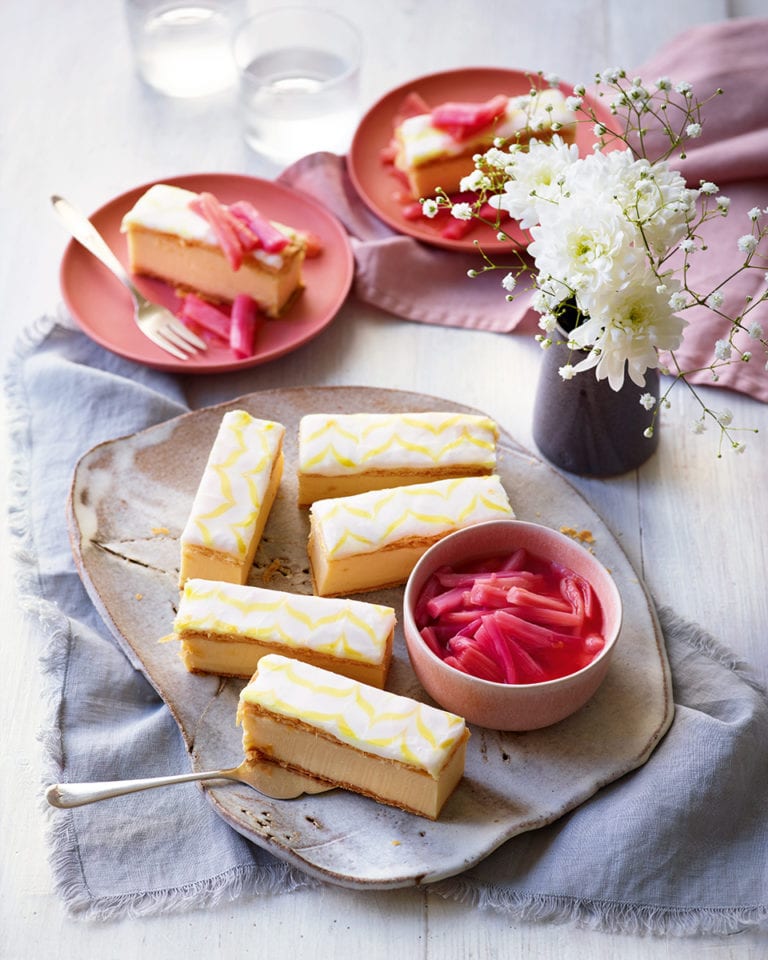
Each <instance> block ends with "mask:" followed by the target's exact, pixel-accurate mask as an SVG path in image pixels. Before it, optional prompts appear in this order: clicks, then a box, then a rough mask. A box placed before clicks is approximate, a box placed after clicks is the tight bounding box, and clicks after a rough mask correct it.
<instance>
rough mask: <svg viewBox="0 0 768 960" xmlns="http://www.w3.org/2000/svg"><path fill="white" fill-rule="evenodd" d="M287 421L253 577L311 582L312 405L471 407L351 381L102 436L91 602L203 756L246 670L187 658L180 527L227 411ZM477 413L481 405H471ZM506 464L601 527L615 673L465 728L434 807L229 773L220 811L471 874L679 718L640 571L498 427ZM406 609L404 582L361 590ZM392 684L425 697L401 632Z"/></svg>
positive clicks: (76, 546)
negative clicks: (565, 702)
mask: <svg viewBox="0 0 768 960" xmlns="http://www.w3.org/2000/svg"><path fill="white" fill-rule="evenodd" d="M236 408H240V409H245V410H247V411H249V412H250V413H251V414H253V415H254V416H257V417H261V418H267V419H272V420H278V421H279V422H281V423H283V424H285V426H286V428H287V431H286V447H285V453H286V470H285V475H284V479H283V481H282V486H281V489H280V494H279V497H278V499H277V501H276V503H275V506H274V507H273V510H272V513H271V515H270V518H269V521H268V524H267V527H266V530H265V534H264V537H263V540H262V543H261V545H260V547H259V551H258V554H257V557H256V561H255V564H254V567H253V570H252V575H251V582H252V583H253V584H256V585H260V586H267V587H274V588H277V589H283V590H292V591H296V592H303V593H309V592H311V586H310V577H309V568H308V562H307V552H306V541H307V534H308V521H307V516H306V512H303V511H301V510H299V508H298V507H297V505H296V499H297V489H296V480H295V466H296V463H297V430H298V422H299V419H300V418H301V416H303V415H304V414H306V413H338V412H343V413H354V412H398V411H415V410H434V409H440V410H464V411H466V410H467V409H468V408H466V407H462V406H460V405H457V404H455V403H450V402H448V401H445V400H438V399H436V398H434V397H428V396H424V395H422V394H414V393H404V392H401V391H392V390H381V389H366V388H357V387H320V388H297V389H285V390H273V391H265V392H261V393H253V394H249V395H248V396H245V397H242V398H240V399H238V400H236V401H233V402H231V403H227V404H225V405H221V406H217V407H210V408H206V409H203V410H198V411H195V412H193V413H189V414H186V415H184V416H181V417H179V418H177V419H175V420H171V421H168V422H166V423H163V424H160V425H158V426H155V427H151V428H149V429H147V430H144V431H142V432H141V433H137V434H135V435H132V436H128V437H122V438H119V439H116V440H112V441H109V442H107V443H103V444H100V445H99V446H97V447H95V448H94V449H93V450H91V451H90V452H88V453H87V454H86V455H85V456H84V457H83V458H82V459H81V460H80V462H79V463H78V465H77V468H76V470H75V474H74V478H73V483H72V489H71V495H70V500H69V523H70V534H71V540H72V548H73V552H74V556H75V560H76V563H77V566H78V569H79V571H80V574H81V577H82V579H83V582H84V584H85V586H86V588H87V590H88V592H89V595H90V597H91V598H92V600H93V603H94V604H95V605H96V607H97V608H98V610H99V611H100V613H101V615H102V617H103V618H104V620H105V621H106V623H107V624H108V625H109V627H110V629H111V630H112V632H113V633H114V635H115V637H116V638H117V640H118V642H119V643H120V644H121V646H122V648H123V649H124V651H125V653H126V656H127V657H128V658H129V659H130V660H131V662H132V663H133V664H134V665H135V666H136V667H137V668H139V669H140V670H142V671H143V672H144V673H145V674H146V676H147V677H148V678H149V680H150V681H151V683H152V684H153V685H154V687H155V688H156V689H157V691H158V693H159V694H160V695H161V697H162V698H163V700H164V701H165V703H166V704H167V706H168V709H169V710H170V711H171V713H172V714H173V716H174V718H175V720H176V722H177V723H178V725H179V727H180V728H181V731H182V734H183V736H184V738H185V742H186V744H187V747H188V750H189V754H190V765H191V767H192V768H193V769H196V770H204V769H212V768H213V769H215V768H220V767H225V766H233V765H236V764H237V763H239V762H240V760H241V759H242V748H241V740H240V737H241V734H240V730H239V728H238V727H237V726H236V724H235V711H236V706H237V699H238V695H239V691H240V689H241V687H242V685H243V681H238V680H225V679H219V678H216V677H204V676H196V675H192V674H189V673H187V672H186V670H185V669H184V667H183V665H182V663H181V660H180V658H179V655H178V643H177V642H176V641H175V640H167V639H166V640H165V642H162V639H163V638H164V637H167V635H168V634H169V633H170V632H171V627H172V621H173V617H174V613H175V610H176V604H177V601H178V586H177V583H178V565H179V545H178V539H179V536H180V533H181V530H182V528H183V526H184V523H185V521H186V519H187V513H188V511H189V507H190V505H191V501H192V497H193V495H194V492H195V490H196V488H197V483H198V481H199V478H200V475H201V473H202V470H203V466H204V464H205V461H206V458H207V456H208V452H209V450H210V446H211V444H212V442H213V439H214V437H215V435H216V431H217V429H218V426H219V422H220V420H221V417H222V415H223V413H224V412H226V411H227V410H229V409H236ZM469 412H477V411H471V410H470V411H469ZM498 472H499V474H500V476H501V478H502V480H503V482H504V485H505V487H506V490H507V492H508V494H509V497H510V500H511V502H512V504H513V506H514V509H515V512H516V514H517V516H518V518H520V519H524V520H531V521H534V522H537V523H544V524H547V525H549V526H552V527H554V528H556V529H560V528H562V527H567V528H572V529H573V530H576V531H587V530H588V531H590V533H591V534H592V537H593V538H594V542H593V543H592V545H591V547H590V549H593V550H594V552H595V553H596V555H597V556H598V558H599V559H600V560H601V561H602V562H603V563H604V564H605V565H606V566H607V567H608V568H609V569H610V570H611V571H612V573H613V575H614V577H615V579H616V582H617V584H618V587H619V590H620V592H621V595H622V598H623V602H624V624H623V627H622V631H621V635H620V638H619V642H618V645H617V648H616V651H615V656H614V658H613V662H612V665H611V668H610V671H609V674H608V677H607V679H606V680H605V682H604V684H603V685H602V687H601V688H600V690H599V691H598V693H597V694H596V696H595V697H594V698H593V699H592V700H591V701H590V702H589V703H588V704H587V705H586V706H585V707H584V708H582V709H581V710H580V711H579V712H578V713H576V714H574V715H573V716H572V717H570V718H568V719H567V720H564V721H562V722H560V723H558V724H556V725H555V726H552V727H549V728H546V729H543V730H537V731H533V732H530V733H500V732H496V731H493V730H486V729H481V728H478V727H472V728H471V733H472V736H471V739H470V742H469V750H468V755H467V764H466V774H465V777H464V779H463V780H462V782H461V783H460V785H459V786H458V788H457V789H456V791H455V793H454V794H453V795H452V797H451V798H450V799H449V801H448V803H447V804H446V806H445V807H444V808H443V812H442V814H441V816H440V819H439V820H438V821H436V822H432V821H429V820H426V819H423V818H421V817H418V816H414V815H412V814H408V813H404V812H402V811H400V810H397V809H395V808H392V807H387V806H383V805H380V804H377V803H376V802H374V801H373V800H369V799H367V798H363V797H360V796H357V795H355V794H352V793H347V792H345V791H342V790H334V791H331V792H329V793H325V794H321V795H316V796H305V797H302V798H300V799H298V800H289V801H285V800H282V801H279V800H270V799H268V798H266V797H263V796H261V795H260V794H258V793H256V792H255V791H253V790H251V789H249V788H248V787H244V786H241V785H239V784H234V783H226V784H222V783H221V782H218V781H217V782H214V783H209V784H208V785H206V786H205V787H203V789H205V791H206V794H207V797H208V798H209V800H210V802H211V804H212V805H213V808H214V810H215V811H216V812H217V813H218V814H219V815H220V816H221V817H223V818H224V820H225V821H226V822H227V823H229V824H230V825H231V826H232V827H233V828H234V829H235V830H237V831H239V832H240V833H241V834H243V835H244V836H245V837H247V838H248V839H250V840H251V841H253V842H254V843H255V844H258V845H259V846H261V847H265V848H266V849H268V850H269V851H271V852H272V853H273V854H274V855H276V856H277V857H280V858H282V859H284V860H286V861H288V862H290V863H291V864H293V865H295V866H297V867H299V868H301V869H302V870H304V871H306V872H307V873H309V874H311V875H313V876H315V877H318V878H321V879H324V880H327V881H330V882H333V883H336V884H339V885H342V886H348V887H367V888H380V889H384V888H394V887H406V886H411V885H415V884H420V883H429V882H433V881H436V880H439V879H442V878H445V877H448V876H452V875H455V874H458V873H460V872H462V871H463V870H465V869H467V868H468V867H470V866H471V865H473V864H475V863H477V862H478V861H480V860H482V859H483V858H484V857H486V856H488V854H490V853H491V852H492V851H493V850H495V849H496V848H498V847H499V846H500V845H501V844H503V843H504V842H505V841H506V840H508V839H509V838H510V837H513V836H515V835H517V834H520V833H522V832H524V831H527V830H533V829H536V828H537V827H541V826H544V825H545V824H548V823H551V822H552V821H554V820H556V819H557V818H559V817H561V816H562V815H563V814H564V813H566V812H567V811H569V810H572V809H573V808H574V807H576V806H578V805H579V804H581V803H583V802H584V801H585V800H586V799H587V798H588V797H590V796H591V795H592V794H594V793H595V792H596V791H597V790H599V789H600V787H602V786H604V785H605V784H607V783H610V782H611V781H613V780H615V779H617V778H618V777H620V776H622V775H623V774H625V773H627V772H628V771H630V770H633V769H635V768H636V767H638V766H640V765H641V764H643V763H644V762H645V761H646V760H647V758H648V757H649V756H650V754H651V752H652V751H653V749H654V748H655V747H656V745H657V744H658V742H659V740H660V739H661V737H662V736H663V734H664V732H665V731H666V729H667V728H668V726H669V724H670V722H671V720H672V712H673V704H672V697H671V685H670V674H669V667H668V664H667V660H666V654H665V651H664V647H663V640H662V636H661V632H660V630H659V626H658V623H657V620H656V616H655V613H654V610H653V607H652V604H651V602H650V600H649V597H648V595H647V593H646V590H645V588H644V586H643V583H642V581H641V580H640V578H639V577H638V576H637V574H636V573H635V571H634V569H633V568H632V566H631V565H630V563H629V562H628V560H627V558H626V556H625V554H624V553H623V551H622V550H621V548H620V547H619V545H618V544H617V542H616V540H615V539H614V537H613V536H612V534H611V533H610V531H609V530H608V528H607V527H606V526H605V524H604V523H603V522H602V521H601V520H600V518H599V517H598V515H597V514H596V513H595V512H594V510H592V508H591V507H590V506H589V504H588V503H587V502H586V501H585V500H584V499H583V498H582V497H581V495H580V494H579V493H577V492H576V491H575V490H574V489H573V488H572V487H571V486H570V485H569V484H568V483H567V482H566V481H565V480H564V479H563V478H562V477H561V476H560V475H559V474H558V473H556V472H555V471H553V470H552V469H551V468H550V467H549V466H548V465H546V464H545V463H543V462H542V461H541V460H539V459H537V458H536V457H534V456H533V455H531V454H530V453H528V452H526V451H525V450H523V449H522V448H521V447H520V446H519V445H518V444H517V443H516V442H515V441H514V440H513V439H512V438H511V437H510V436H508V435H506V434H504V433H503V432H502V435H501V438H500V455H499V466H498ZM359 597H360V598H361V599H370V600H372V601H375V602H379V603H386V604H390V605H392V606H394V607H395V609H396V611H397V613H398V618H399V619H400V620H401V619H402V589H401V588H399V589H390V590H382V591H377V592H375V593H370V594H360V595H359ZM387 686H388V688H389V689H392V690H394V691H396V692H398V693H401V694H405V695H408V696H411V697H416V698H419V699H427V697H426V695H425V694H424V692H423V690H422V689H421V688H420V686H419V684H418V682H417V680H416V679H415V676H414V674H413V672H412V670H411V667H410V663H409V661H408V657H407V653H406V650H405V643H404V640H403V637H402V632H401V630H399V629H398V633H397V636H396V641H395V656H394V663H393V668H392V671H391V675H390V679H389V681H388V684H387Z"/></svg>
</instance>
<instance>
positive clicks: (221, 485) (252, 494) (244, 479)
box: [180, 410, 285, 585]
mask: <svg viewBox="0 0 768 960" xmlns="http://www.w3.org/2000/svg"><path fill="white" fill-rule="evenodd" d="M284 436H285V427H284V426H283V425H282V424H280V423H275V422H274V421H272V420H257V419H256V418H254V417H252V416H251V415H250V414H248V413H246V412H245V411H244V410H235V411H231V412H229V413H226V414H225V415H224V417H223V418H222V421H221V426H220V427H219V431H218V434H217V436H216V439H215V441H214V444H213V447H212V448H211V452H210V455H209V457H208V462H207V464H206V466H205V470H204V471H203V476H202V479H201V480H200V485H199V487H198V489H197V493H196V494H195V498H194V501H193V503H192V510H191V512H190V515H189V520H188V521H187V524H186V526H185V527H184V530H183V532H182V535H181V572H180V582H181V585H183V584H184V583H185V582H186V581H187V580H189V579H191V578H200V579H203V580H225V581H227V582H228V583H245V581H246V580H247V578H248V573H249V571H250V569H251V565H252V564H253V558H254V555H255V554H256V548H257V547H258V545H259V541H260V540H261V535H262V533H263V531H264V525H265V524H266V522H267V517H268V516H269V511H270V510H271V508H272V504H273V502H274V499H275V495H276V494H277V489H278V486H279V484H280V478H281V476H282V472H283V438H284Z"/></svg>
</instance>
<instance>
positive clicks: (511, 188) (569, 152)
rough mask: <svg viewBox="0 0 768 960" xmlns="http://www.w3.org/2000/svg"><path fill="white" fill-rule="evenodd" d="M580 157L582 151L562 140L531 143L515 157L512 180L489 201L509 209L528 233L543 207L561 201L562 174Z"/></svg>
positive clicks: (555, 139) (503, 208)
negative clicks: (501, 191) (500, 192)
mask: <svg viewBox="0 0 768 960" xmlns="http://www.w3.org/2000/svg"><path fill="white" fill-rule="evenodd" d="M578 157H579V148H578V147H577V146H576V145H575V144H566V143H565V142H564V141H563V139H562V138H561V137H558V136H555V137H553V138H552V141H551V143H541V142H540V141H539V140H532V141H531V143H530V146H529V148H528V150H527V151H526V152H524V153H518V154H515V156H514V157H512V159H511V163H510V168H511V170H512V179H510V180H508V181H507V182H506V183H505V184H504V193H503V194H497V195H495V196H492V197H489V198H488V202H489V203H490V204H491V206H494V207H496V208H497V209H500V210H506V211H507V212H508V213H509V215H510V216H511V217H512V218H513V219H514V220H519V221H520V226H521V227H522V228H523V229H524V230H527V229H528V228H529V227H532V226H533V225H534V224H536V223H538V222H539V218H540V211H541V207H542V205H544V204H551V202H552V201H553V200H557V199H559V197H560V195H561V192H562V190H561V186H560V184H561V182H562V177H563V174H564V172H565V170H566V168H567V167H568V166H570V165H571V164H574V163H576V161H577V160H578Z"/></svg>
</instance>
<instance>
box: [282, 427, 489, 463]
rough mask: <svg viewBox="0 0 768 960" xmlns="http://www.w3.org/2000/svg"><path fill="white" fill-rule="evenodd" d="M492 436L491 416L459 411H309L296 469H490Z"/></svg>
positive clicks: (302, 434) (300, 433)
mask: <svg viewBox="0 0 768 960" xmlns="http://www.w3.org/2000/svg"><path fill="white" fill-rule="evenodd" d="M497 436H498V429H497V427H496V424H495V423H494V422H493V420H490V419H489V418H488V417H482V416H472V415H467V414H460V413H440V412H428V413H399V414H368V413H353V414H338V415H328V414H309V415H308V416H305V417H303V418H302V420H301V423H300V424H299V472H300V473H308V474H315V475H318V476H324V477H332V476H339V475H349V474H356V473H361V472H364V471H367V470H381V469H386V470H393V469H405V470H408V469H413V468H416V467H424V466H428V467H434V466H441V465H445V466H449V465H451V466H454V465H457V464H461V465H463V466H472V467H478V466H481V467H483V468H484V469H486V470H493V469H494V467H495V465H496V438H497Z"/></svg>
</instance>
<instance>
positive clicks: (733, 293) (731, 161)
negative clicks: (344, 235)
mask: <svg viewBox="0 0 768 960" xmlns="http://www.w3.org/2000/svg"><path fill="white" fill-rule="evenodd" d="M766 50H768V19H749V18H744V19H737V20H729V21H725V22H722V23H716V24H708V25H705V26H700V27H695V28H693V29H691V30H688V31H686V32H685V33H683V34H681V35H680V36H679V37H677V38H676V39H675V40H673V41H671V42H670V43H669V44H668V45H666V46H665V47H663V48H662V49H661V50H660V51H659V53H658V54H657V55H656V56H654V57H653V59H651V60H650V61H649V62H648V63H647V64H645V65H644V66H642V67H639V68H636V69H634V70H632V71H628V72H629V73H630V74H631V75H633V76H634V75H638V76H641V77H643V79H644V80H645V81H646V82H647V83H653V82H655V81H656V80H657V79H658V78H659V77H662V76H668V77H670V78H671V79H672V80H673V81H674V82H676V83H677V82H680V81H683V80H685V81H688V82H690V83H692V84H693V87H694V93H695V94H697V95H698V96H699V97H705V96H708V95H709V94H710V93H711V92H712V91H714V90H715V89H716V88H717V87H722V88H723V90H724V91H725V94H724V95H723V96H721V97H717V98H715V100H713V101H712V102H711V103H710V104H709V105H708V106H707V108H706V111H705V114H704V123H703V126H704V133H703V135H702V137H701V138H700V139H698V140H696V141H693V142H692V146H691V148H690V149H689V151H688V157H687V159H686V160H685V161H682V162H681V163H680V168H681V169H682V170H683V172H684V173H685V175H686V178H687V180H688V182H689V184H690V185H691V186H698V185H699V182H700V181H701V180H709V181H712V182H714V183H716V184H717V185H718V186H719V187H720V189H721V191H722V193H724V194H726V195H727V196H729V197H730V199H731V212H730V214H729V216H728V217H726V218H722V219H721V218H717V219H716V220H714V221H712V222H711V223H709V224H707V226H706V227H705V229H704V231H703V233H704V239H705V241H706V243H707V245H708V247H709V250H708V252H707V253H705V254H702V255H701V256H700V257H694V261H693V267H692V269H691V273H690V280H691V285H692V287H693V288H694V289H697V290H699V291H705V292H707V293H708V292H710V291H711V290H712V289H713V288H714V287H715V286H716V285H717V284H718V283H719V282H720V281H722V279H723V278H724V277H725V276H727V274H728V272H729V271H730V270H731V269H733V268H735V267H737V266H738V265H739V263H740V262H741V261H742V259H743V256H742V254H741V253H740V252H739V251H738V248H737V246H736V241H737V239H738V238H739V237H740V236H742V235H743V234H746V233H748V232H749V229H750V223H749V221H748V219H747V216H746V212H747V211H748V210H750V209H751V208H752V207H755V206H758V207H760V208H761V209H764V210H765V209H768V160H766V157H768V71H766V56H765V51H766ZM575 79H578V78H575ZM278 179H279V180H280V181H281V182H282V183H285V184H286V185H288V186H291V187H293V188H294V189H297V190H301V191H303V192H305V193H308V194H310V195H311V196H313V197H315V198H316V199H318V200H319V201H320V202H322V203H323V204H325V205H326V206H327V207H328V208H329V209H330V210H331V211H332V212H333V213H334V214H335V215H336V216H337V217H338V218H339V219H340V220H341V222H342V223H343V224H344V226H345V227H346V229H347V231H348V233H349V235H350V238H351V241H352V245H353V249H354V254H355V261H356V276H355V286H354V292H355V294H356V296H357V297H358V298H359V299H360V300H362V301H364V302H366V303H369V304H372V305H374V306H376V307H379V308H381V309H383V310H386V311H388V312H390V313H393V314H395V315H397V316H401V317H404V318H406V319H408V320H414V321H420V322H423V323H435V324H443V325H447V326H454V327H466V328H469V329H475V330H489V331H495V332H497V333H509V332H511V331H513V330H514V331H518V332H525V333H529V334H530V333H531V332H532V331H533V330H534V329H535V328H536V320H537V315H536V314H535V313H534V312H533V311H532V310H531V308H530V294H529V293H528V292H524V291H522V292H519V293H518V295H517V296H516V298H515V300H514V301H513V302H512V303H509V302H507V301H506V299H505V296H504V291H503V290H502V288H501V285H500V279H501V277H500V274H498V273H495V272H494V273H489V274H486V275H484V276H480V277H476V278H474V279H469V278H468V277H467V271H468V270H469V269H470V268H473V267H474V268H477V267H478V266H479V265H480V264H479V256H478V255H477V254H475V253H474V252H472V251H469V252H467V253H463V252H450V251H445V250H442V249H439V248H437V247H430V246H428V245H426V244H424V243H421V242H420V241H418V240H415V239H413V238H411V237H407V236H403V235H401V234H398V233H396V232H395V231H393V230H392V229H390V227H388V226H387V225H386V224H384V223H383V222H382V221H381V220H379V219H378V218H377V217H376V216H375V215H374V214H373V213H372V212H371V211H370V210H369V209H368V208H367V207H366V205H365V204H364V203H363V201H362V200H361V199H360V198H359V197H358V195H357V194H356V192H355V190H354V188H353V186H352V183H351V181H350V178H349V175H348V173H347V169H346V161H345V159H344V158H343V157H338V156H335V155H333V154H328V153H316V154H311V155H309V156H307V157H304V158H303V159H301V160H299V161H298V162H297V163H295V164H293V165H292V166H291V167H289V168H288V169H287V170H285V171H284V172H283V173H282V174H281V175H280V177H279V178H278ZM766 269H768V265H764V267H763V269H760V270H754V271H749V272H747V273H745V274H743V275H742V276H740V277H739V278H738V279H737V280H736V281H734V282H733V283H732V284H730V285H729V287H728V292H727V295H726V300H725V303H724V306H723V309H724V312H725V313H726V314H727V316H733V315H735V314H736V313H738V311H739V309H740V305H741V304H742V303H743V302H744V297H745V296H753V297H755V298H759V297H760V296H762V294H763V293H764V291H765V290H766V280H765V270H766ZM685 316H686V318H687V319H688V320H689V322H690V323H689V327H688V329H687V330H686V334H685V338H684V342H683V346H682V348H681V349H680V350H679V351H678V359H679V361H680V363H681V366H682V367H683V368H684V369H686V370H687V369H695V368H699V367H702V366H706V365H707V364H709V363H710V362H711V361H712V359H713V350H714V344H715V341H716V340H719V339H727V336H728V331H729V326H730V324H729V322H728V320H726V319H722V318H720V317H718V316H717V315H716V314H714V313H713V312H712V311H710V310H707V309H703V308H697V309H696V310H691V311H688V312H686V314H685ZM751 319H752V320H753V321H758V322H760V323H761V324H762V326H763V329H764V330H765V331H766V333H768V303H763V304H761V305H760V306H759V307H758V308H757V309H756V310H755V311H754V312H753V313H752V315H751ZM737 342H738V344H739V348H740V350H752V351H753V353H754V358H753V360H752V361H750V362H749V363H741V362H739V363H735V364H732V365H730V366H727V367H724V368H723V369H722V371H721V373H720V377H719V380H718V381H717V385H719V386H725V387H729V388H731V389H734V390H738V391H740V392H743V393H746V394H750V395H751V396H753V397H755V398H757V399H760V400H762V401H764V402H768V374H766V371H765V359H766V358H765V357H764V349H763V348H762V347H761V346H760V344H759V343H757V342H755V341H751V340H750V338H748V337H746V336H745V337H742V338H741V339H740V340H739V341H737ZM689 379H690V380H691V382H694V383H701V384H712V383H713V379H712V375H711V373H709V372H708V371H706V370H705V371H703V372H701V373H694V374H692V375H691V376H690V377H689Z"/></svg>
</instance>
